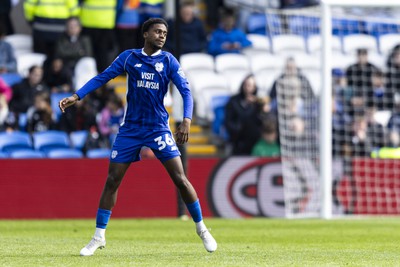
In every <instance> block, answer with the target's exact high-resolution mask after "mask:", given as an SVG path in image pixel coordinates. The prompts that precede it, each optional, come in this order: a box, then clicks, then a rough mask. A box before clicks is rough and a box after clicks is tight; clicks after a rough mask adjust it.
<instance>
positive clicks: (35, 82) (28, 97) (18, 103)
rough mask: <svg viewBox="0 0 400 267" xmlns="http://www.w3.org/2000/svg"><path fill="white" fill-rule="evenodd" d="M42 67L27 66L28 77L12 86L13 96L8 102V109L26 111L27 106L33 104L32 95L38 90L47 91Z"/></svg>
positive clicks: (18, 111) (19, 111)
mask: <svg viewBox="0 0 400 267" xmlns="http://www.w3.org/2000/svg"><path fill="white" fill-rule="evenodd" d="M42 79H43V69H42V67H39V66H32V67H30V68H29V74H28V77H27V78H25V79H23V80H22V81H21V82H20V83H17V84H15V85H13V86H12V90H13V97H12V99H11V102H10V110H11V111H13V112H16V113H17V115H18V114H19V113H26V112H27V111H28V108H29V107H31V106H33V104H34V96H35V95H36V94H37V93H39V92H49V89H48V88H47V87H46V86H45V85H44V84H43V82H42Z"/></svg>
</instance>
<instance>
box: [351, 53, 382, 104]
mask: <svg viewBox="0 0 400 267" xmlns="http://www.w3.org/2000/svg"><path fill="white" fill-rule="evenodd" d="M376 71H378V68H377V67H375V66H374V65H372V64H371V63H369V62H368V50H367V49H364V48H360V49H358V50H357V62H356V63H355V64H353V65H350V66H349V67H348V68H347V70H346V77H347V81H348V85H349V86H350V87H351V88H353V90H354V95H357V96H363V97H364V98H366V96H365V94H366V92H371V91H372V80H371V77H372V73H374V72H376Z"/></svg>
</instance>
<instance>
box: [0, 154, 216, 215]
mask: <svg viewBox="0 0 400 267" xmlns="http://www.w3.org/2000/svg"><path fill="white" fill-rule="evenodd" d="M217 162H218V159H213V158H210V159H193V160H189V177H190V180H191V182H192V184H193V185H194V186H195V188H196V190H197V193H198V195H199V198H200V202H201V204H202V209H203V213H204V216H211V215H212V213H211V211H210V209H209V208H208V206H209V205H208V202H207V198H206V195H207V194H206V185H207V179H208V177H209V176H210V173H211V172H212V170H213V167H214V166H215V165H216V163H217ZM107 169H108V160H107V159H29V160H22V159H21V160H7V159H5V160H1V161H0V192H1V193H0V203H3V208H2V212H1V213H0V218H93V217H94V216H95V213H96V211H97V206H98V201H99V197H100V193H101V190H102V188H103V185H104V182H105V180H106V176H107ZM176 214H177V201H176V191H175V187H174V185H173V183H172V181H171V180H170V178H169V176H168V174H167V172H166V171H165V169H164V167H163V166H162V164H161V163H160V162H159V161H158V160H156V159H145V160H142V161H140V162H137V163H134V164H132V165H131V167H130V169H129V170H128V172H127V174H126V176H125V178H124V180H123V182H122V185H121V187H120V190H119V192H118V201H117V205H116V207H115V208H114V210H113V217H173V216H176Z"/></svg>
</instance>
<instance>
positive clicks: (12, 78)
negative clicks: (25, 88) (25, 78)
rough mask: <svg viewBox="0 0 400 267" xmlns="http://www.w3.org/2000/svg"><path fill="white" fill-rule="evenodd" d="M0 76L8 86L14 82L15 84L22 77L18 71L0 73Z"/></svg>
mask: <svg viewBox="0 0 400 267" xmlns="http://www.w3.org/2000/svg"><path fill="white" fill-rule="evenodd" d="M0 77H1V78H2V79H3V80H4V82H5V83H6V84H8V85H9V86H13V85H14V84H17V83H19V82H21V81H22V77H21V75H19V74H18V73H2V74H0Z"/></svg>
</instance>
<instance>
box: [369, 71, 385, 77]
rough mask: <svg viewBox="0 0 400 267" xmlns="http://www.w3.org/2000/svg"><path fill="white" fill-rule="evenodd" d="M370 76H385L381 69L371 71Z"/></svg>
mask: <svg viewBox="0 0 400 267" xmlns="http://www.w3.org/2000/svg"><path fill="white" fill-rule="evenodd" d="M372 76H375V77H379V78H383V77H385V74H384V73H383V71H381V70H375V71H374V72H373V73H372Z"/></svg>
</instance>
